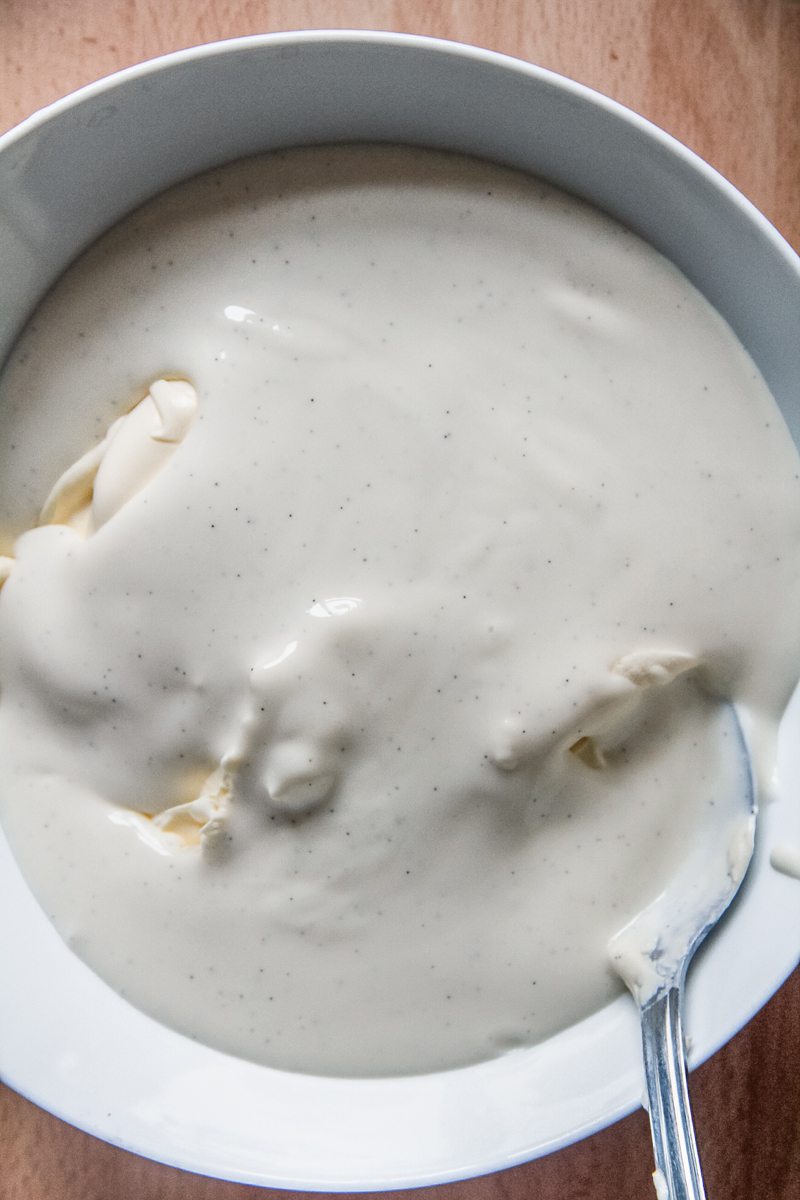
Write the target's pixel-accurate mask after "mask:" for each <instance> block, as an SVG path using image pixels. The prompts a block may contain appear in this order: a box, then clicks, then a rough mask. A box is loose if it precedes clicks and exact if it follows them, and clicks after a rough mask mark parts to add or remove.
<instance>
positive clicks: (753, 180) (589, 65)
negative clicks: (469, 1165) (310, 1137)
mask: <svg viewBox="0 0 800 1200" xmlns="http://www.w3.org/2000/svg"><path fill="white" fill-rule="evenodd" d="M347 27H350V28H371V29H393V30H397V31H401V32H413V33H423V34H430V35H434V36H439V37H449V38H454V39H456V40H459V41H467V42H473V43H476V44H478V45H482V46H488V47H490V48H492V49H496V50H501V51H504V52H505V53H508V54H514V55H517V56H518V57H521V58H525V59H528V60H530V61H533V62H537V63H539V64H541V65H543V66H546V67H550V68H552V69H554V70H557V71H560V72H561V73H563V74H565V75H569V76H571V77H572V78H574V79H578V80H580V81H581V82H583V83H587V84H589V85H590V86H592V87H595V88H597V89H598V90H599V91H601V92H604V93H606V94H607V95H609V96H613V97H614V98H615V99H618V100H620V101H622V102H623V103H625V104H628V105H629V106H630V107H632V108H634V109H636V110H637V111H639V112H641V113H643V114H644V115H645V116H647V117H649V118H650V119H651V120H653V121H655V122H656V123H657V124H658V125H661V126H662V128H664V129H667V130H668V131H669V132H671V133H673V134H675V136H677V137H678V138H680V139H681V140H682V141H684V142H685V143H687V144H688V145H689V146H691V147H692V148H693V149H695V150H697V151H698V153H700V154H701V155H702V156H703V157H704V158H706V159H707V160H708V161H709V162H711V163H712V165H714V166H715V167H717V168H718V169H719V170H720V171H722V173H723V174H724V175H726V176H727V177H728V178H729V179H730V180H731V181H732V182H733V183H735V184H736V186H737V187H739V188H740V189H741V190H742V191H743V192H744V193H745V195H747V196H748V197H749V198H750V199H751V200H753V201H754V203H755V204H756V205H757V206H758V207H759V208H761V209H762V211H763V212H764V213H766V215H767V216H768V217H769V218H770V220H772V221H773V222H774V224H775V225H776V226H777V227H778V229H779V230H781V232H782V233H783V234H784V236H786V237H787V238H788V239H789V241H790V242H792V243H793V244H794V245H795V246H796V247H797V246H800V4H798V3H796V2H792V0H671V2H670V0H527V2H526V0H508V2H505V3H504V2H501V0H451V2H450V3H448V2H446V0H441V2H435V0H429V2H426V0H337V2H334V0H330V2H326V0H172V2H171V3H169V4H163V3H160V2H156V0H71V2H70V3H66V2H65V0H64V2H59V0H0V128H7V127H9V126H11V125H13V124H15V123H16V122H17V121H19V120H21V119H22V118H24V117H25V116H27V115H28V114H29V113H31V112H33V111H34V110H35V109H36V108H39V107H41V106H42V105H44V104H47V103H49V102H50V101H52V100H54V99H57V98H58V97H59V96H62V95H64V94H66V93H67V92H69V91H71V90H73V89H74V88H76V87H79V86H81V85H82V84H84V83H88V82H90V81H91V80H93V79H97V78H100V77H101V76H103V75H106V74H108V73H109V72H111V71H114V70H117V69H119V68H120V67H124V66H128V65H130V64H132V63H135V62H139V61H141V60H142V59H145V58H150V57H153V56H154V55H157V54H163V53H166V52H168V51H170V50H175V49H178V48H180V47H183V46H190V45H194V44H197V43H198V42H207V41H213V40H216V39H218V38H223V37H235V36H239V35H242V34H248V33H260V32H268V31H273V30H282V29H301V28H347ZM799 1058H800V972H795V975H794V976H793V978H792V979H791V980H790V981H789V983H787V984H786V985H785V986H784V988H783V989H781V991H780V992H779V993H778V995H777V996H776V997H775V998H774V999H773V1000H772V1001H771V1002H770V1004H769V1005H768V1006H767V1007H766V1008H765V1009H764V1010H763V1011H762V1012H761V1013H760V1014H759V1015H758V1016H757V1017H756V1018H755V1020H754V1021H752V1022H751V1024H750V1025H749V1026H748V1027H747V1029H746V1030H744V1031H743V1032H742V1033H741V1034H740V1035H739V1036H738V1037H737V1038H735V1039H734V1040H733V1042H732V1043H730V1044H729V1045H728V1046H727V1047H725V1049H724V1050H722V1051H721V1052H720V1053H719V1054H717V1055H716V1056H715V1057H714V1058H713V1059H712V1060H711V1061H710V1062H708V1063H706V1064H705V1065H704V1066H703V1067H701V1068H700V1069H699V1070H698V1071H697V1072H696V1073H695V1074H694V1076H693V1078H692V1094H693V1100H694V1106H695V1115H696V1119H697V1125H698V1129H699V1134H698V1137H699V1141H700V1145H701V1153H702V1156H703V1160H704V1166H705V1172H706V1182H707V1188H708V1194H709V1198H710V1200H797V1197H798V1196H800V1075H799V1074H798V1070H797V1063H798V1060H799ZM0 1164H2V1165H1V1166H0V1200H189V1198H190V1197H191V1200H234V1198H236V1200H239V1198H241V1200H245V1198H246V1197H249V1196H253V1195H254V1192H253V1190H252V1189H250V1188H244V1187H240V1186H237V1185H234V1184H225V1183H220V1182H217V1181H214V1180H207V1179H200V1178H199V1177H197V1176H190V1175H186V1174H184V1173H182V1172H179V1171H175V1170H172V1169H171V1168H167V1167H163V1166H159V1165H157V1164H155V1163H150V1162H147V1161H145V1160H144V1159H139V1158H136V1157H135V1156H133V1155H130V1154H127V1153H125V1152H124V1151H121V1150H116V1149H114V1148H112V1147H110V1146H106V1145H104V1144H103V1143H101V1142H97V1141H95V1140H94V1139H92V1138H90V1137H88V1136H87V1135H86V1134H83V1133H81V1132H79V1131H78V1130H75V1129H72V1128H70V1127H69V1126H66V1125H63V1124H62V1123H61V1122H59V1121H57V1120H56V1119H55V1118H53V1117H51V1116H49V1115H48V1114H46V1113H44V1112H42V1111H41V1110H39V1109H37V1108H35V1107H34V1106H33V1105H31V1104H29V1103H28V1102H27V1101H25V1100H23V1099H21V1098H20V1097H19V1096H16V1095H15V1094H14V1093H12V1092H11V1091H9V1090H8V1089H3V1088H0ZM435 1191H436V1200H522V1197H523V1196H524V1197H530V1198H534V1200H651V1197H652V1196H653V1194H654V1193H653V1191H652V1184H651V1182H650V1149H649V1141H648V1134H647V1124H646V1119H645V1116H644V1114H643V1113H641V1112H639V1113H636V1114H634V1115H633V1116H631V1117H629V1118H628V1119H627V1120H625V1121H622V1122H620V1123H619V1124H618V1125H616V1126H615V1127H614V1128H612V1129H610V1130H606V1131H605V1132H603V1133H601V1134H598V1135H596V1136H595V1137H593V1138H590V1139H588V1140H586V1141H584V1142H582V1143H581V1144H579V1145H577V1146H574V1147H571V1148H570V1149H569V1150H565V1151H562V1152H560V1153H558V1154H555V1155H552V1156H550V1157H549V1158H547V1159H543V1160H541V1161H539V1162H535V1163H531V1164H528V1165H526V1166H523V1167H518V1168H515V1169H514V1170H511V1171H506V1172H502V1173H500V1174H497V1175H493V1176H490V1177H487V1178H484V1179H480V1180H473V1181H470V1182H467V1183H462V1184H452V1185H447V1186H445V1187H442V1188H437V1189H435ZM421 1192H422V1194H423V1198H424V1197H425V1196H426V1195H427V1193H430V1194H431V1197H433V1192H434V1189H432V1188H426V1189H421ZM285 1195H286V1193H275V1196H276V1198H278V1200H279V1198H280V1197H281V1196H285Z"/></svg>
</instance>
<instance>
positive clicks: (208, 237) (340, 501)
mask: <svg viewBox="0 0 800 1200" xmlns="http://www.w3.org/2000/svg"><path fill="white" fill-rule="evenodd" d="M177 381H187V382H185V383H184V382H177ZM176 388H177V389H178V390H177V391H176V390H175V389H176ZM180 389H183V390H182V391H181V390H180ZM128 410H130V411H128ZM126 412H127V413H128V415H125V413H126ZM165 414H166V415H165ZM120 418H122V419H121V420H120ZM0 420H2V424H3V429H4V443H3V449H2V452H1V453H2V458H1V459H0V463H1V465H2V470H0V524H2V529H3V533H4V537H5V540H4V542H3V543H2V544H0V553H2V554H3V555H4V556H6V557H8V558H9V559H11V560H12V561H10V562H9V563H6V564H5V566H4V565H3V564H4V561H5V560H4V559H0V570H2V571H3V573H6V572H7V579H6V582H5V583H4V585H3V587H2V591H1V592H0V688H1V689H2V690H1V692H0V757H1V760H2V762H3V764H4V767H3V776H2V785H1V787H0V814H1V815H2V822H3V827H4V829H5V831H6V833H7V835H8V837H9V839H10V840H11V843H12V845H13V848H14V851H15V853H16V855H17V857H18V859H19V861H20V863H21V865H22V867H23V870H24V871H25V873H26V876H27V878H28V879H29V881H30V883H31V886H32V887H33V889H34V890H35V892H36V894H37V896H38V897H39V898H40V900H41V903H42V904H43V906H44V907H45V909H46V911H47V912H48V913H49V914H50V915H51V917H52V919H53V920H54V922H55V923H56V925H57V927H58V928H59V930H60V931H61V932H62V934H63V936H64V937H65V938H66V939H67V940H68V941H69V942H70V944H71V945H72V946H73V947H74V948H75V950H76V951H77V953H79V954H80V955H81V956H82V957H83V958H84V959H85V960H86V961H87V962H88V963H89V964H90V965H91V966H92V967H93V968H94V969H95V970H97V971H98V972H99V973H100V974H101V975H102V976H103V977H104V978H105V979H106V980H107V981H108V982H109V983H110V985H111V986H112V987H114V988H115V989H116V990H117V991H119V992H120V993H121V994H122V995H124V996H126V997H128V998H129V999H130V1000H131V1001H133V1002H134V1003H135V1004H137V1005H139V1006H140V1007H142V1008H144V1009H145V1010H146V1011H148V1012H150V1013H152V1014H153V1015H154V1016H156V1017H157V1018H159V1019H160V1020H163V1021H165V1022H166V1023H168V1024H170V1025H173V1026H175V1027H176V1028H177V1029H179V1030H181V1031H183V1032H185V1033H187V1034H189V1035H190V1036H192V1037H195V1038H198V1039H200V1040H202V1041H206V1042H208V1043H210V1044H212V1045H214V1046H218V1047H221V1048H222V1049H225V1050H229V1051H231V1052H233V1053H236V1054H241V1055H243V1056H246V1057H249V1058H253V1059H255V1060H258V1061H263V1062H266V1063H269V1064H271V1065H276V1066H280V1067H287V1068H290V1069H296V1070H306V1071H320V1072H338V1073H354V1074H361V1073H366V1074H380V1073H392V1072H398V1071H415V1070H431V1069H438V1068H441V1067H446V1066H453V1065H458V1064H461V1063H465V1062H469V1061H474V1060H477V1059H480V1058H484V1057H488V1056H491V1055H493V1054H497V1053H500V1052H502V1051H503V1050H506V1049H509V1048H513V1047H516V1046H519V1045H524V1044H527V1043H529V1042H531V1041H533V1040H535V1039H537V1038H542V1037H545V1036H548V1035H549V1034H551V1033H553V1032H554V1031H556V1030H558V1029H560V1028H563V1027H565V1026H566V1025H568V1024H570V1023H572V1022H573V1021H576V1020H578V1019H580V1018H581V1017H583V1016H585V1015H586V1014H588V1013H589V1012H591V1011H592V1010H593V1009H596V1008H597V1007H599V1006H600V1005H602V1004H603V1003H604V1002H605V1001H606V1000H608V999H609V998H610V997H612V996H613V995H614V994H615V993H616V991H617V990H618V989H619V986H620V985H619V983H618V981H617V979H616V977H615V975H614V974H613V971H612V969H611V967H610V965H609V962H608V958H607V949H606V948H607V944H608V941H609V939H610V938H611V937H612V936H613V935H614V934H615V933H616V932H617V931H618V930H619V929H620V928H621V927H622V926H623V925H625V924H626V923H627V921H629V920H630V918H631V917H633V916H634V915H635V914H636V913H637V912H638V911H639V910H640V909H641V908H642V907H643V906H644V905H646V904H647V903H648V902H649V901H650V900H652V899H653V897H654V896H656V895H657V894H658V892H659V891H660V890H661V888H662V887H663V885H664V884H665V883H666V881H667V880H668V879H669V877H670V874H671V872H672V871H673V870H674V869H675V867H676V865H677V864H678V863H680V862H681V860H682V858H683V857H684V856H685V854H686V851H687V847H688V846H689V845H690V844H691V839H692V837H693V834H695V833H696V831H697V830H698V828H701V827H702V826H703V825H704V824H705V823H707V822H709V821H712V820H713V819H714V813H715V810H716V809H717V808H718V807H719V806H720V805H721V803H722V801H723V798H724V795H725V790H726V788H730V787H731V786H734V784H735V776H736V772H735V770H734V769H733V767H732V765H731V756H730V754H729V753H728V752H727V750H726V746H725V744H724V738H723V737H722V736H721V728H722V727H721V724H720V720H721V718H720V710H719V705H718V703H717V701H716V700H715V699H712V697H713V696H725V697H731V698H733V699H735V700H736V701H737V702H738V703H739V704H740V705H741V706H742V711H743V712H744V714H745V715H746V717H747V719H748V722H749V725H750V728H751V731H752V732H753V733H754V735H755V738H756V743H755V744H756V745H757V746H759V747H760V753H761V755H762V759H763V761H762V767H763V769H764V770H765V771H767V772H768V771H769V769H770V767H771V753H772V750H771V742H770V731H771V729H772V728H773V727H774V724H775V721H776V720H777V718H778V716H779V714H780V712H781V711H782V708H783V706H784V704H785V702H786V700H787V698H788V696H789V693H790V691H791V688H792V686H793V684H794V682H795V680H796V678H797V675H798V670H799V667H800V654H799V647H798V632H797V629H796V612H797V607H798V601H800V554H799V553H798V548H799V547H800V517H799V516H798V514H800V504H799V503H798V501H799V500H800V484H798V460H797V455H796V452H795V449H794V447H793V445H792V443H791V440H790V438H789V435H788V433H787V431H786V429H785V427H784V425H783V422H782V419H781V417H780V414H779V413H778V411H777V408H776V406H775V404H774V402H773V400H772V398H771V397H770V396H769V394H768V392H767V389H766V387H765V385H764V383H763V381H762V380H761V378H760V376H759V375H758V373H757V371H756V369H755V367H754V366H753V364H752V362H751V361H750V360H749V358H748V357H747V355H746V354H745V352H744V351H743V349H742V348H741V347H740V345H739V344H738V343H737V342H736V340H735V339H734V337H733V335H732V334H731V332H730V330H729V329H728V328H727V326H726V325H725V324H724V322H723V321H722V320H721V318H720V317H719V316H718V315H717V314H716V313H715V312H714V311H713V310H712V309H711V308H710V307H709V306H708V304H707V303H706V302H705V301H704V300H703V299H702V298H701V297H700V296H699V295H698V293H697V292H696V291H694V289H693V288H692V287H691V286H690V285H689V284H688V283H687V282H686V280H685V279H684V278H683V277H682V276H681V275H680V274H679V273H678V272H677V271H676V270H675V269H674V268H673V267H672V266H671V265H669V264H668V263H667V262H665V261H664V260H663V259H662V258H661V257H660V256H659V255H658V254H657V253H655V252H654V251H653V250H652V249H650V248H649V247H647V246H646V245H644V244H643V243H642V242H641V241H639V240H638V239H637V238H636V237H634V236H633V235H631V234H630V233H628V232H626V231H625V230H623V229H622V228H621V227H620V226H618V225H617V224H615V223H614V222H612V221H611V220H610V219H608V218H606V217H604V216H602V215H601V214H599V213H598V212H596V211H594V210H592V209H590V208H588V207H587V206H585V205H583V204H581V203H579V202H578V201H576V200H574V199H571V198H569V197H567V196H565V195H564V194H563V193H560V192H558V191H556V190H553V189H551V188H549V187H546V186H544V185H542V184H540V183H538V182H536V181H534V180H531V179H529V178H526V177H524V176H521V175H518V174H515V173H513V172H509V171H505V170H501V169H499V168H495V167H490V166H488V165H486V164H480V163H477V162H472V161H468V160H464V159H459V158H455V157H448V156H443V155H437V154H433V153H429V152H424V151H412V150H406V149H396V148H386V147H383V148H364V147H361V148H355V147H350V148H335V149H328V148H326V149H309V150H299V151H291V152H287V153H282V154H278V155H274V156H271V157H269V158H266V159H262V160H250V161H248V162H244V163H241V164H236V165H234V166H231V167H227V168H225V169H224V170H223V171H220V172H216V173H213V174H210V175H206V176H204V177H202V178H200V179H198V180H195V181H192V182H190V183H188V184H185V185H182V186H181V187H179V188H177V189H174V190H173V191H171V192H169V193H167V194H165V195H164V196H163V197H161V198H159V199H157V200H156V201H154V202H153V203H151V204H150V205H148V206H147V207H146V208H144V209H142V210H140V211H139V212H137V213H135V214H134V215H133V216H131V217H130V218H128V219H127V220H126V221H125V222H123V223H122V224H121V225H120V226H119V227H118V228H117V229H116V230H114V231H112V233H111V234H109V235H107V236H106V237H105V238H104V239H103V240H102V241H101V242H100V243H98V245H97V246H96V247H95V248H93V249H92V250H91V251H90V252H89V253H88V254H87V255H85V256H84V257H83V259H81V260H80V261H79V262H78V264H77V265H75V266H74V267H73V268H71V270H70V271H69V272H68V273H67V275H66V276H65V277H64V279H63V280H62V281H61V282H60V283H59V284H58V285H57V287H56V288H55V289H54V290H53V292H52V293H51V295H50V296H49V297H48V299H47V300H46V301H45V303H44V305H43V306H42V307H41V309H40V310H39V312H38V313H37V314H36V316H35V318H34V320H33V321H32V323H31V324H30V326H29V328H28V330H27V331H26V333H25V335H24V336H23V338H22V339H21V341H20V343H19V344H18V346H17V348H16V350H15V353H14V355H13V356H12V359H11V361H10V364H9V366H8V369H7V371H6V373H5V375H4V377H3V380H2V384H1V385H0ZM114 422H117V424H114ZM109 430H110V433H109ZM104 439H105V440H104ZM97 446H101V448H100V449H94V450H93V449H92V447H97ZM87 455H88V457H87ZM72 463H76V464H77V466H76V467H75V468H72V469H71V468H70V464H72ZM65 472H66V473H67V474H66V475H65V474H64V473H65ZM59 477H61V478H60V480H59ZM57 480H59V483H58V485H57V486H56V488H55V490H53V487H54V484H56V481H57ZM76 480H77V482H76ZM48 497H49V502H48V506H47V509H46V511H45V520H46V521H50V522H53V521H55V520H58V521H63V522H66V523H64V524H53V523H51V524H44V525H42V526H41V527H39V528H31V527H32V526H34V525H35V524H36V521H37V516H38V513H39V511H40V509H41V508H42V506H43V505H44V504H45V501H46V500H47V499H48ZM59 505H60V507H59ZM25 530H28V531H27V532H25Z"/></svg>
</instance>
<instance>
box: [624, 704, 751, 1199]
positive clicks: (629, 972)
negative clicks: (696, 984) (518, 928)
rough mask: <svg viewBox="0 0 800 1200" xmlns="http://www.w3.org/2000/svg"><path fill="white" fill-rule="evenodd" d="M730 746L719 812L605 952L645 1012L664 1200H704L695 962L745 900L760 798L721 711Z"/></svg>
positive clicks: (734, 726)
mask: <svg viewBox="0 0 800 1200" xmlns="http://www.w3.org/2000/svg"><path fill="white" fill-rule="evenodd" d="M719 719H720V726H721V729H720V732H721V736H722V737H723V738H725V739H726V742H727V746H726V750H727V751H728V752H727V753H726V756H725V758H726V774H727V772H728V771H729V772H730V774H729V776H728V777H727V778H726V779H725V782H724V785H723V790H724V793H725V794H724V795H722V796H721V800H722V803H720V804H718V805H716V806H715V811H714V812H713V814H712V815H711V816H710V818H709V819H708V820H707V821H706V823H705V825H704V827H703V828H702V829H701V830H700V831H699V833H698V836H697V837H696V838H695V839H694V841H693V847H692V850H691V852H690V853H689V855H688V857H687V858H686V860H685V861H684V863H683V865H682V867H681V869H680V871H679V872H678V873H677V875H676V876H675V877H674V879H673V880H671V882H670V884H669V886H668V887H667V888H666V889H665V891H664V892H663V893H662V894H661V895H660V896H659V897H658V898H657V899H656V900H655V901H654V902H653V903H652V904H651V905H650V906H649V907H648V908H647V909H645V910H644V912H642V913H641V914H640V915H639V916H638V917H636V918H635V919H634V920H633V921H632V922H631V923H630V924H629V925H627V926H626V927H625V928H624V929H623V930H621V931H620V933H618V934H617V935H616V937H614V938H613V939H612V941H611V943H610V946H609V952H610V955H611V958H612V961H613V962H614V966H615V968H616V969H617V971H618V972H619V974H620V975H621V976H622V978H623V979H624V981H625V983H626V984H627V985H628V987H629V989H630V991H631V993H632V995H633V998H634V1000H636V1002H637V1004H638V1005H639V1009H640V1018H641V1027H642V1048H643V1052H644V1073H645V1080H646V1084H647V1097H648V1107H649V1112H650V1132H651V1134H652V1138H653V1151H654V1154H655V1162H656V1170H655V1172H654V1175H653V1182H654V1184H655V1188H656V1195H657V1197H658V1200H705V1189H704V1187H703V1176H702V1173H701V1170H700V1160H699V1157H698V1153H697V1143H696V1141H695V1136H694V1127H693V1124H692V1114H691V1108H690V1105H689V1093H688V1089H687V1085H686V1061H685V1052H684V1042H683V1031H682V1026H681V1007H682V999H683V985H684V981H685V978H686V971H687V968H688V966H689V963H690V961H691V959H692V956H693V954H694V952H695V950H696V949H697V947H698V946H699V945H700V943H701V942H702V941H703V939H704V938H705V936H706V934H708V933H709V932H710V930H711V929H713V928H714V926H715V925H716V924H717V922H718V921H719V919H720V918H721V917H722V915H723V913H724V912H725V911H726V909H727V908H728V906H729V905H730V903H731V901H732V900H733V898H734V896H735V895H736V893H737V892H738V890H739V887H740V885H741V882H742V880H743V879H744V876H745V874H746V872H747V868H748V866H749V865H750V860H751V858H752V855H753V845H754V836H755V820H756V810H757V802H756V793H755V786H754V782H753V775H752V769H751V763H750V758H749V755H748V751H747V746H746V743H745V739H744V734H743V732H742V728H741V725H740V724H739V719H738V717H737V715H736V712H735V710H734V708H733V707H732V706H731V705H729V704H724V705H720V718H719Z"/></svg>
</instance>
